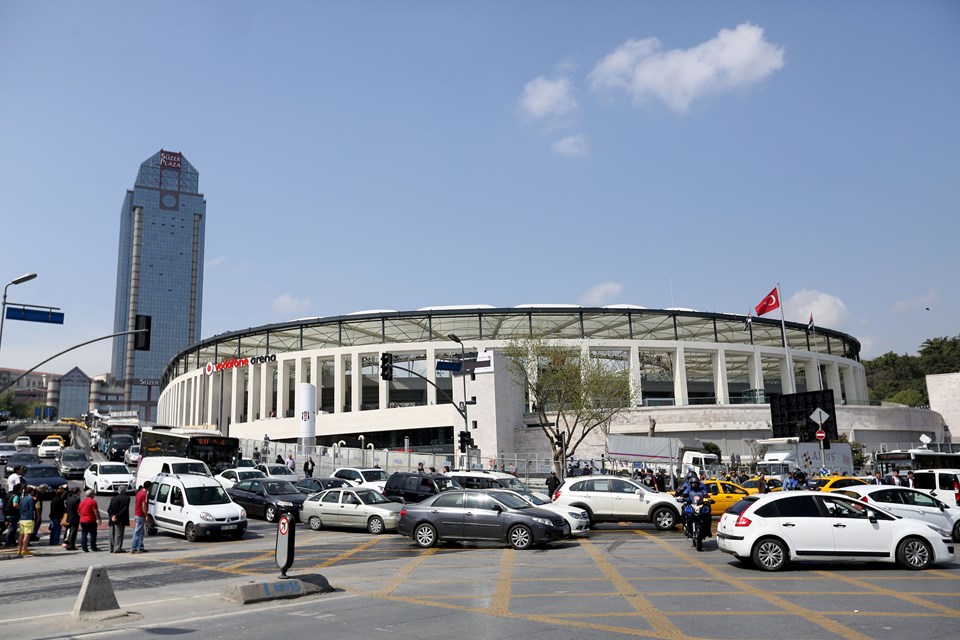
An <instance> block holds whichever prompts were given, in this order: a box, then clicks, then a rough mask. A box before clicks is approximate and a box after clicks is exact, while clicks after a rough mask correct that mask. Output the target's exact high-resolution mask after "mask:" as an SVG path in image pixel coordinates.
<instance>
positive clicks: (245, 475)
mask: <svg viewBox="0 0 960 640" xmlns="http://www.w3.org/2000/svg"><path fill="white" fill-rule="evenodd" d="M237 477H238V478H239V479H240V480H252V479H254V478H266V477H267V476H265V475H263V471H257V470H256V469H251V470H249V471H237Z"/></svg>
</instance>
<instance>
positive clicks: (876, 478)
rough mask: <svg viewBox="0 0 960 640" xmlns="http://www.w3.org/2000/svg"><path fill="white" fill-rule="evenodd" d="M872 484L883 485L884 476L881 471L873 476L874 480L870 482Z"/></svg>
mask: <svg viewBox="0 0 960 640" xmlns="http://www.w3.org/2000/svg"><path fill="white" fill-rule="evenodd" d="M870 484H883V474H882V473H880V472H879V471H877V472H876V473H875V474H873V480H871V481H870Z"/></svg>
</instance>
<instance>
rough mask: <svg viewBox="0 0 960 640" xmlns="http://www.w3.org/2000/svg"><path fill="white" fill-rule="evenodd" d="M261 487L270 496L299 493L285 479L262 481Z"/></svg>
mask: <svg viewBox="0 0 960 640" xmlns="http://www.w3.org/2000/svg"><path fill="white" fill-rule="evenodd" d="M263 488H264V489H266V490H267V493H269V494H270V495H272V496H282V495H287V494H290V493H300V492H299V491H297V488H296V487H295V486H293V485H292V484H290V483H289V482H287V481H286V480H274V481H273V482H264V483H263Z"/></svg>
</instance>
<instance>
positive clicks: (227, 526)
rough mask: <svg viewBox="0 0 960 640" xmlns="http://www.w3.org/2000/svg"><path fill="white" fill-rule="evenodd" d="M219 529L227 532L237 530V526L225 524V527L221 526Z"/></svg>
mask: <svg viewBox="0 0 960 640" xmlns="http://www.w3.org/2000/svg"><path fill="white" fill-rule="evenodd" d="M220 528H221V529H223V530H224V531H226V530H228V529H236V528H237V525H235V524H225V525H223V526H222V527H220Z"/></svg>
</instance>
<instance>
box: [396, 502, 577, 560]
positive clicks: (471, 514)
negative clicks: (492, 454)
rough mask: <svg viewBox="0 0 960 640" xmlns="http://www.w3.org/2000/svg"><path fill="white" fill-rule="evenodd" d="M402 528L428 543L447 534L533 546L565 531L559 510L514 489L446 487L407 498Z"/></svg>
mask: <svg viewBox="0 0 960 640" xmlns="http://www.w3.org/2000/svg"><path fill="white" fill-rule="evenodd" d="M397 530H398V532H399V533H400V535H402V536H410V537H412V538H413V541H414V542H415V543H416V544H417V546H418V547H421V548H424V549H425V548H428V547H433V546H435V545H436V544H437V543H438V542H440V541H444V540H452V541H461V540H487V541H496V542H506V543H508V544H510V546H511V547H513V548H514V549H529V548H530V547H532V546H533V545H537V544H546V543H548V542H553V541H555V540H560V539H562V538H563V537H564V536H565V528H564V519H563V517H561V516H560V515H558V514H556V513H553V512H552V511H547V510H545V509H540V508H537V507H531V506H530V505H529V504H528V503H527V502H526V501H524V500H522V499H521V498H519V497H516V496H513V495H510V494H504V495H501V496H498V497H494V496H491V495H488V494H485V493H481V492H479V491H444V492H443V493H438V494H437V495H435V496H431V497H429V498H427V499H426V500H424V501H423V502H420V503H417V504H408V505H406V506H404V507H403V509H402V510H401V511H400V522H399V524H398V525H397Z"/></svg>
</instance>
